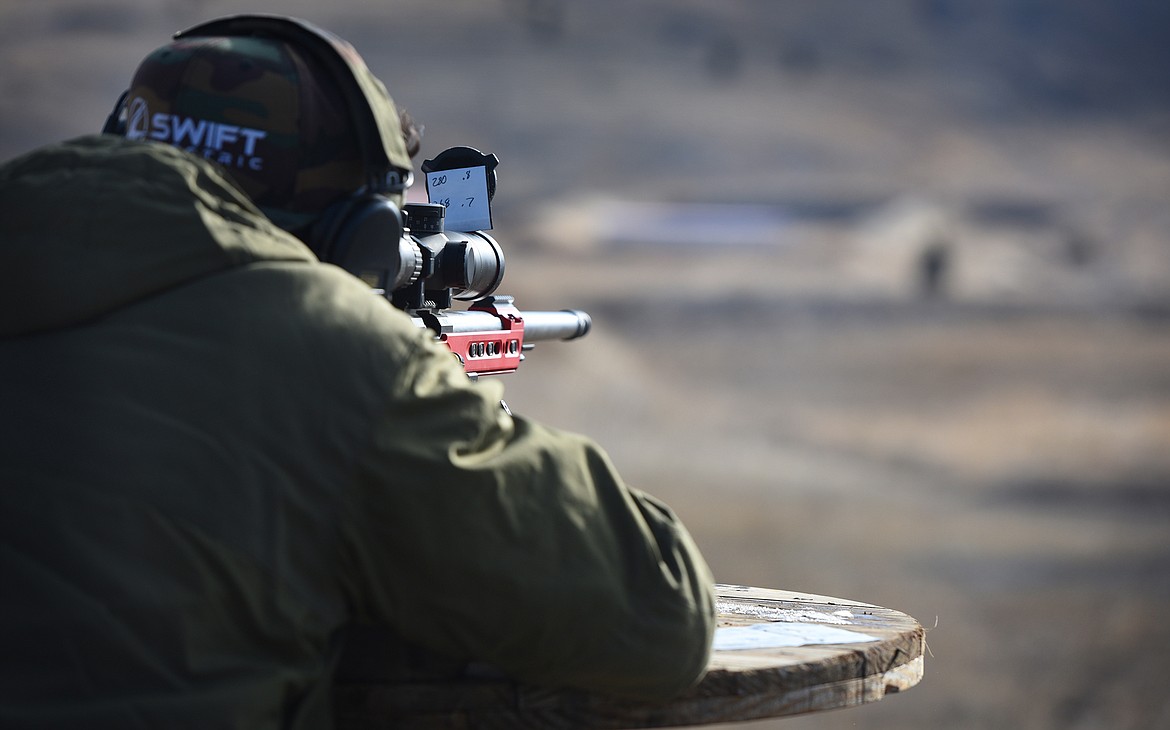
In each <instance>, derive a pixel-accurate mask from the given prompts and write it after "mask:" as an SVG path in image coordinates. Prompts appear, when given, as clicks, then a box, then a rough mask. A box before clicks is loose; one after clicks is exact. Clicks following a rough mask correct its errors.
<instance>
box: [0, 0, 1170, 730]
mask: <svg viewBox="0 0 1170 730" xmlns="http://www.w3.org/2000/svg"><path fill="white" fill-rule="evenodd" d="M250 11H266V12H279V13H285V14H292V15H298V16H300V17H304V18H307V19H310V20H313V21H315V22H317V23H319V24H321V25H323V26H325V27H327V28H330V29H331V30H333V31H335V32H336V33H338V34H339V35H341V36H343V37H345V38H347V39H348V40H350V41H351V42H352V43H353V44H354V45H355V46H356V47H357V49H358V50H359V52H360V53H362V55H363V56H364V57H365V58H366V60H367V62H368V63H369V65H370V66H371V68H373V69H374V71H375V72H376V73H377V74H378V76H379V77H381V78H382V79H383V80H384V81H385V82H386V83H387V85H388V87H389V89H390V91H391V93H392V95H393V96H394V97H395V100H396V101H397V102H398V103H399V104H400V106H402V107H405V108H406V109H407V110H409V111H410V112H411V113H412V115H413V116H415V117H416V119H418V120H419V121H420V122H421V123H422V124H424V125H425V133H424V138H423V150H422V153H421V155H420V156H419V159H418V161H419V162H421V160H422V159H424V158H427V157H433V156H434V155H436V154H437V153H438V152H440V151H441V150H443V149H444V148H446V147H448V146H451V145H456V144H464V145H470V146H474V147H477V148H479V149H481V150H483V151H485V152H492V153H495V154H496V155H497V156H498V157H499V159H500V161H501V162H500V167H499V170H498V173H499V187H498V190H497V194H496V198H495V205H494V211H495V228H494V231H493V234H494V235H495V237H496V239H497V240H498V241H499V242H500V243H501V244H502V245H503V247H504V250H505V253H506V255H507V257H508V274H507V277H506V279H505V284H504V287H503V288H502V291H504V292H506V293H511V294H513V295H515V296H516V297H517V303H518V305H519V306H520V307H521V308H522V309H537V310H540V309H559V308H562V307H576V308H582V309H585V310H587V311H589V312H590V313H591V314H592V316H593V319H594V331H593V333H591V334H590V335H589V337H587V338H586V339H584V340H581V341H579V342H573V343H566V344H542V345H540V346H539V347H537V349H536V350H535V351H534V352H533V353H532V354H531V355H530V356H529V358H528V360H527V362H526V363H525V364H524V366H523V367H522V368H521V370H520V372H519V373H518V374H515V375H512V376H508V380H507V388H508V400H509V404H510V405H511V407H512V409H513V410H514V411H517V412H521V413H525V414H528V415H532V416H535V417H537V418H539V419H541V420H543V421H545V422H548V423H550V424H553V425H558V426H561V427H564V428H567V429H571V430H576V431H582V432H585V433H588V434H590V435H592V436H594V437H595V438H596V439H597V440H598V441H599V442H601V443H602V445H603V446H605V448H606V449H607V450H608V451H609V452H610V454H611V456H612V457H613V459H614V461H615V462H616V463H617V465H618V467H619V469H620V470H621V471H622V472H623V473H624V474H625V475H626V477H627V479H628V481H629V482H630V483H631V484H633V485H635V486H638V487H640V488H642V489H645V490H647V491H650V492H652V493H655V494H657V495H659V496H660V497H662V498H664V499H665V500H666V501H667V502H669V503H670V504H671V505H672V506H673V507H675V509H676V511H678V512H679V513H680V514H681V515H682V517H683V519H684V520H685V521H686V522H687V524H688V525H689V526H690V528H691V531H692V532H693V533H694V535H695V537H696V539H697V540H698V542H699V543H700V545H701V546H702V547H703V548H704V551H705V553H706V554H707V557H708V559H709V561H710V563H711V564H712V567H713V569H714V571H715V575H716V577H717V579H718V580H719V581H720V582H724V583H741V584H750V585H756V586H764V587H774V588H784V589H788V590H794V591H804V592H810V593H820V594H827V595H835V596H840V597H843V598H850V599H854V600H860V601H866V602H870V603H875V604H878V605H881V606H885V607H889V608H894V609H897V610H900V611H903V612H906V613H908V614H910V615H912V616H914V617H915V618H917V619H918V620H919V621H920V622H921V623H922V624H923V625H924V626H926V627H927V628H928V629H929V633H928V635H927V641H928V644H929V647H930V654H929V655H928V657H927V661H926V675H925V678H924V680H923V682H922V683H921V684H920V685H919V686H918V687H916V688H914V689H912V690H911V691H910V692H908V693H906V694H905V695H903V696H891V697H888V698H887V699H886V700H884V701H882V702H880V703H877V704H875V705H872V706H866V707H861V708H855V709H849V710H843V711H837V712H830V713H826V714H823V715H813V716H808V717H799V718H792V719H787V720H783V721H760V722H756V723H750V724H746V725H745V726H744V727H751V728H768V727H773V726H775V727H781V726H782V727H785V728H791V729H792V730H800V729H801V728H810V729H811V728H830V727H834V728H835V727H858V728H894V727H899V728H904V727H914V728H920V727H921V728H925V727H963V728H985V727H986V728H1001V727H1012V728H1153V727H1170V695H1167V693H1166V691H1165V689H1164V683H1165V678H1166V677H1167V676H1170V623H1168V622H1167V620H1166V617H1167V616H1168V615H1170V336H1168V335H1170V205H1168V195H1170V5H1167V4H1165V3H1157V2H1152V1H1148V0H1114V1H1113V2H1110V3H1100V2H1091V1H1090V0H1063V1H1061V0H1014V1H1013V0H872V1H869V2H859V1H855V2H846V1H845V0H818V1H816V2H813V1H811V0H808V1H806V0H789V1H788V2H783V3H779V2H766V1H765V0H721V1H720V2H714V1H709V2H700V1H698V0H644V1H643V2H636V3H619V2H616V1H615V0H594V1H593V2H589V3H584V2H568V1H567V0H483V1H481V2H471V1H470V0H430V1H429V2H424V1H423V0H404V1H402V2H374V1H373V0H351V1H348V2H347V1H345V0H337V2H334V3H332V4H330V5H329V7H326V5H325V4H324V3H310V2H302V1H296V2H273V1H271V0H257V1H256V2H251V3H238V2H229V1H228V0H199V1H197V2H196V1H191V0H186V1H183V2H178V1H175V2H149V1H148V0H95V1H90V2H86V1H83V0H36V1H35V2H34V1H33V0H8V1H7V2H5V3H3V4H2V5H0V69H2V70H0V158H2V159H5V160H6V159H8V158H11V157H13V156H15V155H18V154H21V153H23V152H25V151H28V150H31V149H32V148H34V147H36V146H39V145H41V144H46V143H50V142H53V141H57V140H59V139H63V138H67V137H72V136H76V135H80V134H84V133H89V132H95V131H98V130H99V129H100V128H101V125H102V123H103V121H104V119H105V117H106V115H107V114H108V113H109V111H110V109H111V108H112V106H113V104H114V101H115V99H116V98H117V96H118V94H119V93H120V92H121V91H122V90H123V89H124V88H125V87H126V86H127V85H128V83H129V80H130V76H131V74H132V73H133V71H134V68H135V67H136V65H137V64H138V62H139V61H140V60H141V59H142V57H144V56H145V55H146V54H147V53H148V52H149V51H151V50H152V49H154V48H155V47H157V46H159V45H162V44H163V43H165V42H166V40H167V38H168V37H169V34H170V33H171V32H173V31H175V30H179V29H181V28H184V27H187V26H189V25H192V24H194V23H196V22H199V21H201V20H205V19H207V18H210V17H214V16H218V15H224V14H230V13H235V12H250ZM420 188H421V185H420ZM418 193H419V194H420V195H421V194H422V191H421V189H420V190H419V191H418ZM61 204H62V213H63V214H67V213H68V206H69V201H68V200H62V201H61Z"/></svg>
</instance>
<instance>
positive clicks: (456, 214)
mask: <svg viewBox="0 0 1170 730" xmlns="http://www.w3.org/2000/svg"><path fill="white" fill-rule="evenodd" d="M486 170H487V168H484V167H481V166H476V167H460V168H456V169H453V170H437V171H435V172H428V173H427V196H428V197H429V198H430V201H431V202H432V203H437V204H438V205H442V206H443V207H444V208H446V209H447V212H446V215H445V219H444V222H443V227H444V228H446V229H447V230H449V231H464V232H466V231H490V230H491V228H492V209H491V205H489V201H488V186H487V172H486Z"/></svg>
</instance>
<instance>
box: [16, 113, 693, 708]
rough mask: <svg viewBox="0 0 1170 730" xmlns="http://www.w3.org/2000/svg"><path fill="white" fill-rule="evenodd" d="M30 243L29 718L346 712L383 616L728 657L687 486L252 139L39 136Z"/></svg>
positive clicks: (636, 659)
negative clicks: (263, 163) (511, 404)
mask: <svg viewBox="0 0 1170 730" xmlns="http://www.w3.org/2000/svg"><path fill="white" fill-rule="evenodd" d="M0 260H2V261H3V262H4V265H3V267H0V582H2V583H0V584H2V585H3V593H4V597H3V599H2V600H0V727H5V728H8V727H52V728H67V727H77V728H82V727H84V728H93V727H120V728H130V727H135V728H137V727H141V728H162V727H199V728H209V727H240V728H277V727H295V728H323V727H329V726H330V724H331V720H330V716H329V715H330V712H329V704H328V692H329V686H330V682H331V677H332V672H333V670H334V668H335V665H336V663H337V660H338V656H339V653H340V650H341V645H342V640H343V637H344V635H345V631H346V629H347V627H351V626H354V625H378V626H382V627H385V628H386V629H388V630H389V631H391V632H393V634H394V635H395V636H398V637H401V639H402V640H403V641H407V642H410V643H411V644H415V645H418V646H421V647H423V648H425V649H426V650H428V651H431V652H434V653H436V654H437V655H441V656H443V657H447V658H450V659H451V660H452V661H454V662H483V663H487V664H490V665H493V666H495V667H496V668H498V669H499V670H500V671H502V672H504V673H506V674H508V675H510V676H513V677H515V678H517V679H520V680H523V681H528V682H533V683H540V684H546V685H555V686H567V687H578V688H585V689H589V690H594V691H600V692H609V693H614V694H617V695H623V696H630V697H638V698H665V697H668V696H670V695H673V694H675V693H678V692H680V691H682V690H684V689H685V688H686V687H688V686H689V685H691V684H692V683H693V682H695V681H696V680H697V679H698V678H699V677H700V676H701V675H702V673H703V671H704V668H705V666H706V661H707V657H708V652H709V649H710V639H711V633H712V630H713V597H712V580H711V576H710V574H709V571H708V569H707V567H706V565H705V564H704V562H703V560H702V558H701V556H700V554H699V551H698V550H697V548H696V547H695V545H694V544H693V542H692V540H691V538H690V537H689V536H688V534H687V533H686V531H685V529H684V528H683V527H682V525H681V524H679V522H678V521H677V520H676V518H675V517H674V516H673V515H672V513H671V512H670V511H669V510H668V509H667V508H666V507H664V506H663V505H662V504H660V503H659V502H657V501H655V500H654V499H652V498H650V497H648V496H646V495H644V494H642V493H640V492H638V491H636V490H634V489H631V488H628V487H627V486H626V485H624V484H623V482H622V481H621V479H620V478H619V477H618V476H617V474H616V473H615V472H614V470H613V467H612V465H611V464H610V462H609V461H608V459H607V457H606V456H605V455H604V453H603V452H602V451H601V450H600V449H599V448H598V447H597V446H596V445H595V444H593V443H592V442H591V441H589V440H587V439H585V438H582V437H580V436H576V435H572V434H568V433H564V432H560V431H557V430H554V429H551V428H547V427H544V426H541V425H539V424H537V423H534V422H532V421H530V420H527V419H525V418H523V417H520V416H512V415H510V414H508V413H507V412H505V411H504V410H503V409H501V407H500V399H501V395H502V393H501V386H500V385H499V383H498V382H496V381H480V382H471V381H469V380H468V378H467V377H466V375H465V374H464V373H463V371H462V370H461V369H460V367H459V366H458V364H457V362H456V361H455V360H454V358H452V356H451V354H450V352H449V351H448V350H446V349H445V348H444V347H443V346H442V345H440V344H438V343H436V342H435V341H434V339H433V337H431V336H430V335H429V334H428V332H427V331H426V330H420V329H419V328H417V327H416V326H415V325H414V324H413V323H412V321H411V319H410V318H409V317H408V316H406V315H405V314H404V313H402V312H401V311H399V310H396V309H394V308H393V307H392V306H391V305H390V304H389V303H388V302H387V301H386V300H385V299H384V298H383V297H380V296H376V295H374V294H372V293H371V292H370V290H369V288H368V287H367V286H366V285H364V284H363V283H362V282H360V281H359V280H358V279H356V278H354V277H352V276H351V275H349V274H347V273H345V272H344V271H342V270H341V269H339V268H337V267H335V266H331V265H328V264H325V263H321V262H320V261H319V260H318V259H317V257H316V256H315V255H314V253H313V251H312V250H311V249H310V248H309V247H307V246H306V245H305V244H304V243H302V241H301V240H298V239H297V238H296V237H294V236H292V235H290V234H289V233H287V232H286V231H285V230H283V229H281V228H279V227H277V226H276V225H275V224H274V223H273V222H272V221H271V219H270V218H269V217H267V216H265V215H263V214H262V213H261V211H260V209H259V208H257V207H256V205H255V204H254V200H252V199H251V196H249V195H246V194H245V193H244V192H243V191H242V190H241V186H240V185H239V184H238V180H236V179H235V178H234V177H229V175H228V173H226V172H225V171H224V170H223V169H222V168H220V167H218V166H216V165H213V164H212V163H210V162H208V161H206V160H204V159H200V158H199V157H197V156H195V155H192V154H189V153H188V152H185V151H183V150H180V149H177V148H176V147H173V146H170V145H167V144H161V143H159V142H157V141H149V140H147V141H135V140H126V139H122V138H120V137H117V136H113V135H98V136H92V137H83V138H80V139H76V140H72V141H69V142H66V143H63V144H60V145H56V146H51V147H47V148H44V149H41V150H38V151H35V152H32V153H30V154H28V155H25V156H23V157H21V158H18V159H16V160H13V161H11V162H9V163H8V164H6V165H4V166H3V167H2V168H0ZM388 720H389V721H391V722H392V721H393V718H388Z"/></svg>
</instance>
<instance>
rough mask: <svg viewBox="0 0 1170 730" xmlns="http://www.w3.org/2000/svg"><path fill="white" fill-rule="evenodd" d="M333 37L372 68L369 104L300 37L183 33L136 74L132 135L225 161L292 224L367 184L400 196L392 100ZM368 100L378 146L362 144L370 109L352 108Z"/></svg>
mask: <svg viewBox="0 0 1170 730" xmlns="http://www.w3.org/2000/svg"><path fill="white" fill-rule="evenodd" d="M193 30H198V29H193ZM314 30H315V29H314ZM329 42H330V43H331V44H332V45H333V46H334V48H335V49H336V50H337V51H338V53H339V54H344V55H343V57H342V58H343V60H344V62H345V64H346V67H347V68H348V69H349V70H350V71H351V72H353V73H354V74H355V75H356V74H363V75H364V78H362V79H361V80H360V81H359V88H360V90H361V91H360V96H361V97H362V99H361V100H360V101H359V102H354V101H353V100H352V98H351V99H349V100H347V99H346V98H345V96H344V95H343V93H342V91H341V90H339V88H338V86H339V84H338V83H337V80H336V78H335V77H334V75H333V74H335V73H336V71H335V70H333V71H331V70H330V69H328V68H325V66H324V64H322V63H321V62H319V61H318V60H317V59H316V58H315V57H314V56H313V55H312V54H311V53H309V52H305V51H302V50H301V49H298V48H297V47H295V45H296V44H295V43H289V42H287V41H285V40H278V39H276V38H271V37H264V36H248V35H230V34H227V35H198V34H195V35H190V36H188V35H184V34H179V35H178V36H177V37H176V39H175V40H174V41H172V42H171V43H168V44H167V45H165V46H162V47H161V48H159V49H157V50H155V51H154V52H153V53H151V54H150V55H149V56H147V57H146V59H145V60H144V61H143V62H142V64H141V65H140V66H139V67H138V70H137V72H136V73H135V74H134V79H133V81H132V82H131V86H130V89H129V91H128V92H127V94H126V98H125V106H124V109H125V117H126V123H125V132H124V133H125V136H126V137H128V138H131V139H147V140H156V141H160V142H166V143H169V144H172V145H175V146H177V147H180V148H182V149H185V150H187V151H188V152H191V153H193V154H196V155H198V156H200V157H204V158H206V159H208V160H211V161H213V162H216V163H218V164H219V165H220V166H221V167H223V168H224V169H225V170H226V171H228V173H229V174H230V175H231V177H232V178H233V179H234V180H235V181H236V183H237V184H238V185H239V186H240V187H241V188H242V189H243V190H244V192H245V193H247V194H248V196H249V197H250V198H251V199H252V201H253V202H255V203H256V205H257V206H258V207H260V209H261V210H262V211H264V212H265V213H266V214H267V215H268V216H269V217H270V218H272V219H273V221H274V222H276V223H277V224H278V225H280V226H281V227H283V228H286V229H288V230H296V229H298V228H301V227H303V226H304V225H307V224H308V223H310V222H311V221H312V220H313V219H314V218H316V216H317V215H319V214H320V213H321V211H323V210H324V209H325V208H326V207H327V206H328V205H329V204H330V203H332V202H334V201H336V200H337V199H339V198H341V197H342V196H346V195H350V194H352V193H354V192H355V191H357V190H359V189H362V188H372V189H375V190H378V191H380V192H385V193H387V194H388V195H389V197H391V198H392V199H395V202H397V203H398V204H401V196H402V192H403V189H404V184H403V183H404V182H405V181H406V180H408V178H409V175H410V168H411V164H410V157H409V155H408V154H407V151H406V145H405V142H404V141H403V137H402V133H401V127H400V122H399V115H398V112H397V110H396V108H395V106H394V102H393V101H392V100H391V98H390V95H389V94H388V93H387V92H386V88H385V86H383V85H382V83H381V82H380V81H378V80H377V79H376V78H375V77H374V76H373V74H372V73H371V72H370V71H369V69H368V68H366V66H365V63H364V62H363V61H362V60H361V58H360V57H359V56H358V55H357V52H356V51H354V50H353V48H352V47H351V46H349V44H347V43H345V42H344V41H340V40H339V39H337V38H336V37H335V36H329ZM360 103H365V104H367V105H368V111H369V112H372V114H373V119H374V120H375V121H376V123H377V126H378V130H377V131H380V132H382V134H380V135H378V134H375V135H374V136H375V138H378V137H380V139H377V146H376V148H375V149H373V150H372V151H371V150H364V149H363V148H362V145H361V142H360V140H361V139H362V136H361V135H360V134H358V131H357V127H358V125H359V124H362V123H363V122H362V121H357V120H355V119H354V116H355V114H359V113H362V112H364V111H366V110H364V109H360V108H357V109H355V108H354V107H355V106H356V105H357V104H360ZM363 121H365V120H363ZM388 130H393V131H388ZM371 158H373V159H371ZM395 183H397V184H395Z"/></svg>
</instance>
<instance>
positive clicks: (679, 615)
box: [345, 342, 714, 698]
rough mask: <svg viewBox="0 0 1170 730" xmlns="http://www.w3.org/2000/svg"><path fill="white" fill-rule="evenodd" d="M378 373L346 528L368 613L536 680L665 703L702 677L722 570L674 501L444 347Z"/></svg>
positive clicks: (437, 645)
mask: <svg viewBox="0 0 1170 730" xmlns="http://www.w3.org/2000/svg"><path fill="white" fill-rule="evenodd" d="M386 378H387V381H388V383H392V385H393V388H394V392H393V395H392V397H391V398H390V399H389V402H388V403H387V405H386V408H385V411H384V412H383V413H381V414H379V415H378V416H377V418H376V421H377V422H376V424H375V425H374V433H373V440H372V446H371V447H370V449H369V450H368V452H367V453H366V454H365V457H364V459H363V460H362V461H361V464H360V473H361V476H360V484H359V485H358V488H357V490H356V491H354V492H352V493H351V494H352V499H351V501H350V503H349V505H348V507H349V515H348V518H347V525H346V527H345V529H346V535H347V554H348V556H349V558H350V560H352V571H351V572H352V574H353V578H352V580H353V581H354V583H353V585H352V587H351V589H350V590H351V592H352V593H353V598H352V599H351V600H353V601H354V602H355V604H356V608H357V610H358V611H359V612H360V613H361V614H363V617H364V618H366V619H367V620H375V621H382V622H386V623H388V624H389V625H390V626H392V627H393V628H394V629H395V630H396V631H398V632H400V633H401V634H402V635H403V636H404V637H405V638H406V639H408V640H410V641H412V642H415V643H418V644H420V645H422V646H425V647H428V648H430V649H433V650H435V651H439V652H442V653H444V654H447V655H451V656H454V657H457V658H462V659H466V660H469V661H479V662H486V663H489V664H491V665H494V666H495V667H497V668H498V669H500V670H501V671H503V672H505V673H507V674H508V675H510V676H512V677H514V678H516V679H519V680H523V681H528V682H534V683H540V684H544V685H556V686H571V687H578V688H584V689H589V690H595V691H603V692H610V693H614V694H619V695H626V696H632V697H641V698H664V697H667V696H670V695H673V694H676V693H678V692H680V691H682V690H683V689H685V688H687V687H688V686H690V685H691V684H693V683H694V682H695V681H697V680H698V679H699V678H700V677H701V676H702V674H703V672H704V670H705V668H706V665H707V659H708V655H709V651H710V644H711V635H712V632H713V627H714V595H713V583H714V581H713V580H712V578H711V574H710V571H709V570H708V568H707V565H706V563H705V562H704V561H703V558H702V556H701V555H700V553H699V550H698V549H697V547H696V546H695V544H694V542H693V541H692V539H691V537H690V535H689V534H688V533H687V531H686V530H685V528H684V527H683V526H682V524H681V523H680V522H679V521H678V519H677V518H676V517H675V516H674V514H673V513H672V512H671V511H670V510H669V509H668V508H667V507H666V506H664V505H663V504H661V503H660V502H658V501H657V500H655V499H653V498H651V497H649V496H647V495H645V494H642V493H641V492H639V491H637V490H634V489H631V488H628V487H627V486H626V485H625V484H624V483H623V482H622V480H621V479H620V477H619V476H618V474H617V473H616V471H615V470H614V468H613V465H612V464H611V463H610V461H609V459H608V457H607V456H606V455H605V454H604V453H603V452H602V450H601V449H600V448H599V447H598V446H597V445H596V444H594V443H593V442H592V441H590V440H589V439H586V438H583V437H581V436H577V435H573V434H569V433H565V432H561V431H557V430H554V429H550V428H547V427H544V426H542V425H539V424H537V423H534V422H532V421H530V420H527V419H525V418H521V417H512V416H510V415H508V414H507V413H505V412H504V410H503V409H502V408H501V406H500V395H501V392H502V388H501V387H500V385H499V383H498V382H497V381H488V382H483V381H481V382H479V383H471V382H469V381H468V379H467V378H466V376H465V375H464V374H463V372H462V370H461V369H460V368H459V367H458V366H457V365H455V363H454V362H453V358H452V357H451V355H450V353H449V352H447V351H446V350H444V349H443V348H442V347H441V346H431V343H429V342H422V343H421V344H420V345H419V346H418V347H417V348H416V351H415V352H414V353H413V355H412V356H411V357H409V358H407V359H405V361H402V362H399V363H397V371H396V373H393V374H391V373H387V374H386Z"/></svg>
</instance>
